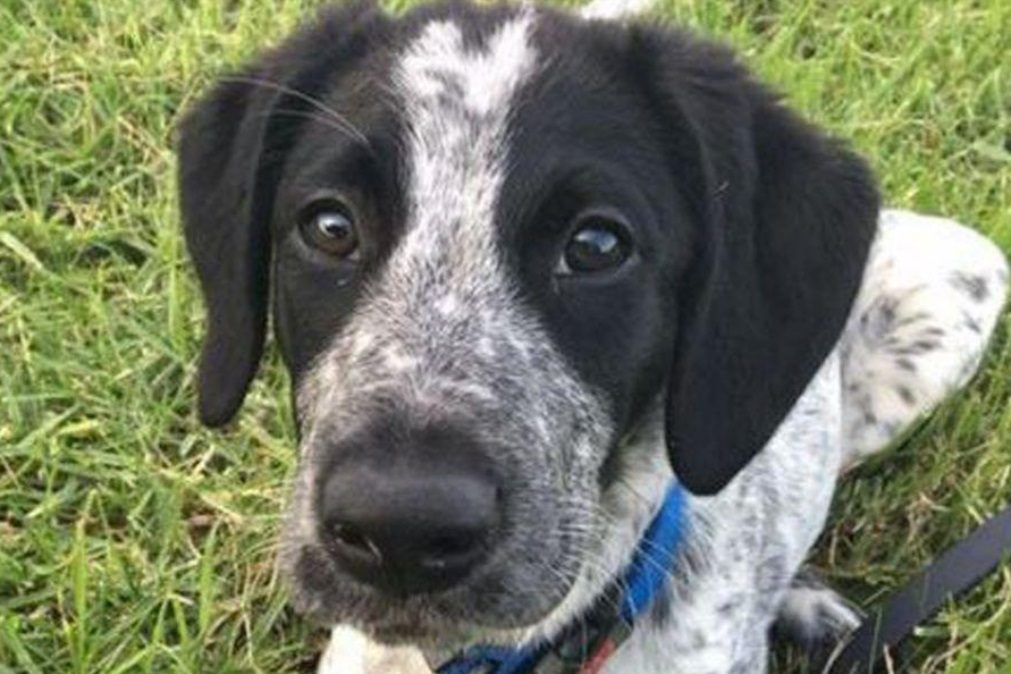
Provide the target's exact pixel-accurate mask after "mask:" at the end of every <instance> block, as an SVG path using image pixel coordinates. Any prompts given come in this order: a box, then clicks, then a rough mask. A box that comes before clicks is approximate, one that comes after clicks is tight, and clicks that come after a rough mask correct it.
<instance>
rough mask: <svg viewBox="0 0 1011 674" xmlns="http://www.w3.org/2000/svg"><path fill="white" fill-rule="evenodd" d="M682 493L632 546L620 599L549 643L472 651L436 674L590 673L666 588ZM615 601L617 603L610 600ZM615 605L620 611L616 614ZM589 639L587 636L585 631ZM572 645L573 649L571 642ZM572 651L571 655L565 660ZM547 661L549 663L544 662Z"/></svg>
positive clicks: (680, 524)
mask: <svg viewBox="0 0 1011 674" xmlns="http://www.w3.org/2000/svg"><path fill="white" fill-rule="evenodd" d="M684 501H685V498H684V489H682V488H681V487H680V486H679V485H677V484H673V485H671V487H670V488H669V489H668V490H667V496H666V497H665V498H664V501H663V503H662V504H661V505H660V510H659V511H657V514H656V515H655V516H654V517H653V521H652V522H650V525H649V527H648V528H647V529H646V533H645V534H644V535H643V537H642V540H641V541H640V542H639V545H638V546H637V547H636V551H635V555H634V556H633V558H632V561H631V563H630V564H629V565H628V568H626V569H625V573H624V576H623V579H622V582H621V583H618V584H616V585H615V588H622V589H623V592H621V594H620V595H612V596H611V601H610V602H598V606H597V607H596V608H597V610H595V611H591V614H590V616H588V617H586V618H584V620H580V621H578V622H579V624H578V625H573V626H572V627H570V628H569V629H568V630H565V631H563V632H562V633H561V635H560V636H559V637H558V638H557V639H556V640H555V641H553V642H543V643H533V644H528V645H525V646H522V647H519V648H509V647H502V646H475V647H473V648H469V649H467V650H466V651H464V652H463V653H461V654H459V655H457V656H456V657H454V658H452V659H451V660H449V661H448V662H446V663H445V664H443V665H442V666H441V667H439V668H438V669H437V670H436V674H530V673H532V672H533V671H534V669H535V668H536V667H538V665H541V664H542V663H543V664H544V665H545V667H544V668H543V670H541V671H543V674H568V673H569V672H572V673H574V674H595V673H596V672H598V671H599V670H600V668H601V667H603V664H604V662H605V661H606V660H607V658H608V657H609V656H610V655H611V654H612V653H613V652H614V651H615V650H616V649H617V647H618V646H619V645H621V642H622V641H624V640H625V639H626V638H628V636H629V635H630V634H631V631H632V627H633V625H634V624H635V621H636V619H637V618H638V617H639V616H640V615H642V614H643V612H644V611H645V610H646V609H648V608H649V607H650V605H651V604H652V603H653V600H654V599H655V598H656V597H657V596H658V595H659V594H660V593H661V592H663V590H664V588H666V586H667V578H668V576H669V574H670V572H671V569H672V568H673V566H674V559H675V556H676V555H677V551H678V546H679V544H680V542H681V539H682V536H683V533H684ZM616 596H620V602H619V601H615V600H614V599H615V597H616ZM615 606H620V610H619V609H616V608H615ZM588 630H589V631H590V632H591V633H590V634H587V631H588ZM574 642H575V643H578V646H577V648H576V649H573V648H572V645H573V643H574ZM573 650H575V652H576V655H575V656H572V655H567V654H566V652H567V651H573ZM549 659H550V661H549Z"/></svg>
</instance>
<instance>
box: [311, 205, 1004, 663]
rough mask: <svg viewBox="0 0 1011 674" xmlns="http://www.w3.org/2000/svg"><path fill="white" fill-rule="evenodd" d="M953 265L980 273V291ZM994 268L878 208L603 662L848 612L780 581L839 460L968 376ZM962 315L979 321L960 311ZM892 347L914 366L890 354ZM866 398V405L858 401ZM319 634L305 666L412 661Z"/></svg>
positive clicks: (565, 606) (650, 432)
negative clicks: (763, 419) (656, 598)
mask: <svg viewBox="0 0 1011 674" xmlns="http://www.w3.org/2000/svg"><path fill="white" fill-rule="evenodd" d="M962 273H965V274H970V275H971V276H972V277H977V276H979V277H984V278H986V279H987V293H982V292H981V290H980V285H979V284H978V283H976V282H975V281H973V280H972V279H969V280H968V281H967V280H966V279H965V278H961V276H959V274H962ZM1007 279H1008V269H1007V264H1006V262H1005V261H1004V259H1003V256H1002V255H1001V254H1000V253H999V251H997V249H996V248H995V246H993V244H991V243H990V242H988V241H987V240H986V239H984V238H982V237H980V236H979V235H978V234H975V233H974V232H972V231H971V230H969V229H968V228H965V227H963V226H961V225H959V224H957V223H954V222H952V221H950V220H942V219H939V218H929V217H926V216H922V215H917V214H914V213H910V212H906V211H885V212H883V213H882V217H881V222H880V232H879V236H878V237H877V240H876V241H875V244H874V246H873V248H872V251H871V257H870V260H869V263H868V266H867V271H866V274H865V277H864V283H863V287H862V290H861V291H860V294H859V296H858V300H857V302H856V304H855V305H854V308H853V312H852V318H851V320H850V321H849V323H848V327H847V329H846V332H845V333H844V334H843V335H842V336H841V339H840V343H839V346H838V347H837V348H836V350H835V351H833V352H832V354H830V355H829V357H828V358H827V359H826V361H825V363H824V364H823V365H822V367H821V369H820V371H819V372H818V374H817V376H815V378H814V379H813V380H812V381H811V383H810V385H809V386H808V388H807V390H806V391H805V392H804V394H803V395H802V396H801V398H800V399H799V400H798V401H797V404H796V406H795V407H794V409H793V410H792V411H791V413H790V414H789V415H788V416H787V418H786V420H785V421H784V422H783V423H782V425H781V426H780V427H779V429H778V430H777V432H776V434H775V435H774V437H773V438H772V440H771V441H770V442H769V444H768V445H767V446H766V448H765V449H764V450H763V451H762V452H761V453H760V454H759V455H758V456H757V457H756V458H755V460H754V461H752V463H751V464H750V465H749V466H748V467H747V468H745V470H744V471H742V472H741V473H740V474H739V475H738V476H737V477H736V478H735V479H734V480H733V481H732V482H731V483H730V484H729V485H728V486H727V487H726V488H725V489H724V490H723V491H722V492H720V493H719V494H718V495H716V496H713V497H708V498H697V497H692V498H690V499H689V508H688V509H689V512H690V522H691V534H690V536H689V539H688V541H687V542H686V546H687V549H686V557H685V560H686V561H685V563H684V564H683V565H682V567H681V568H679V569H678V570H677V572H676V573H675V575H674V577H673V580H672V586H671V590H670V592H671V611H670V616H669V618H668V619H667V620H665V621H663V622H661V623H654V622H653V620H652V619H651V618H650V619H646V620H644V621H642V622H641V623H640V624H639V625H638V626H637V629H636V631H635V632H634V633H633V635H632V637H631V638H630V639H629V641H627V642H626V643H625V644H624V645H623V646H622V648H621V649H620V650H619V651H618V652H617V653H616V654H615V655H614V656H613V657H612V658H611V660H610V661H609V662H608V664H607V666H606V667H605V669H604V672H605V674H680V673H684V674H709V673H712V674H761V673H762V672H765V671H766V667H767V662H766V661H767V649H768V643H767V628H768V627H769V626H770V625H771V623H772V621H773V620H774V619H775V617H776V615H777V612H779V611H781V610H783V611H786V612H789V613H791V614H792V615H793V617H795V618H797V619H801V620H803V619H804V617H805V616H808V617H811V616H817V615H819V613H821V614H823V615H822V616H821V619H824V614H825V612H826V611H827V615H828V616H829V617H834V618H833V619H837V622H838V623H839V624H840V625H841V626H842V627H843V628H845V627H848V626H852V623H853V620H854V616H853V614H852V613H851V612H847V609H845V607H844V606H843V605H842V604H840V603H839V602H835V601H833V596H832V595H831V594H830V593H828V592H826V591H824V590H812V588H810V587H803V586H801V587H797V588H794V589H790V580H791V578H792V577H793V576H794V574H795V573H796V571H797V569H798V568H799V567H800V565H801V563H802V562H803V560H804V557H805V555H806V554H807V552H808V550H809V549H810V547H811V545H812V544H813V543H814V541H815V539H816V538H817V536H818V534H819V532H820V531H821V529H822V527H823V525H824V521H825V517H826V515H827V512H828V507H829V503H830V500H831V496H832V492H833V489H834V487H835V483H836V479H837V476H838V474H839V472H840V470H841V469H842V467H843V466H844V464H845V463H846V462H853V461H855V460H857V459H859V458H861V457H864V456H866V455H867V454H869V453H871V452H873V451H877V450H880V449H881V448H882V447H883V446H885V445H886V444H887V443H888V442H889V441H890V440H891V439H893V438H894V436H895V434H896V433H901V431H902V430H903V429H904V428H905V427H907V426H908V425H909V424H910V423H912V422H914V421H915V420H916V419H917V418H918V417H919V416H920V415H921V414H923V413H925V412H926V411H928V410H929V409H931V408H932V407H933V406H934V405H936V404H937V403H938V402H939V401H940V400H941V399H942V398H943V397H944V396H945V395H948V394H949V393H950V392H951V391H952V390H953V389H954V388H955V387H957V386H959V385H961V384H964V383H965V381H966V380H967V378H968V377H970V376H971V375H972V373H973V372H974V370H975V368H976V367H977V365H978V363H979V360H980V357H981V354H982V352H983V350H984V348H985V346H986V342H987V338H988V336H989V333H990V331H991V330H992V328H993V325H994V323H995V321H996V317H997V315H998V313H999V310H1000V308H1001V306H1002V305H1003V301H1004V298H1005V295H1006V292H1007ZM882 306H890V307H892V308H891V310H890V313H889V315H888V316H887V318H888V320H887V321H885V323H887V325H885V326H884V329H882V328H881V326H877V327H874V328H873V330H874V331H873V332H868V330H871V329H872V328H870V327H868V326H869V322H873V321H876V320H883V318H881V317H880V316H879V317H877V318H871V319H868V321H864V320H863V319H862V317H863V316H864V315H871V316H874V315H875V314H878V313H880V311H881V307H882ZM921 314H926V316H921ZM967 318H971V319H972V320H973V321H976V322H978V325H979V327H980V330H979V331H976V330H975V329H972V328H971V327H968V326H967V325H965V322H966V320H967ZM907 321H909V322H907ZM912 325H916V326H918V329H916V330H914V329H912V328H911V327H909V326H912ZM925 325H929V326H934V327H937V328H940V329H943V330H944V331H945V335H951V338H950V339H940V341H939V342H938V345H937V346H936V347H935V348H931V349H927V350H925V351H923V352H921V353H899V354H898V355H896V354H895V353H894V351H893V349H894V348H901V346H900V343H901V344H905V343H908V342H909V341H910V340H912V341H914V342H915V341H917V340H919V339H920V338H921V335H920V332H919V331H920V330H922V329H923V327H924V326H925ZM882 336H884V337H882ZM890 336H891V337H895V338H896V340H898V341H894V340H893V341H889V339H888V337H890ZM934 336H937V337H943V336H942V335H934ZM886 345H887V347H886ZM896 357H900V358H909V359H911V361H912V362H913V363H914V364H915V365H916V367H915V368H914V369H912V370H910V369H909V368H907V367H899V368H897V369H896V368H894V367H891V363H890V361H891V360H892V359H894V358H896ZM896 377H900V378H899V379H896ZM855 382H859V384H860V386H861V389H862V390H864V391H866V392H867V393H869V398H867V399H866V400H865V399H863V398H860V399H859V401H858V402H855V401H856V399H855V398H854V396H853V392H852V391H851V390H848V388H847V387H848V386H850V385H852V384H853V383H855ZM898 384H901V385H904V386H908V387H910V388H911V389H912V390H914V391H915V392H916V394H917V395H918V396H919V398H918V403H917V404H916V405H897V404H895V401H894V400H893V399H892V397H891V396H892V393H891V391H890V390H886V389H892V388H893V387H895V386H896V385H898ZM879 402H880V404H882V405H883V408H882V409H881V410H880V411H878V410H877V408H874V407H873V406H874V405H876V404H879ZM867 404H870V405H871V406H872V409H873V410H874V411H875V414H876V415H877V416H879V417H880V418H882V419H884V418H886V415H887V418H888V419H889V420H890V421H891V422H893V424H894V426H893V427H891V428H890V432H889V433H887V434H884V435H878V436H870V435H868V433H867V432H866V431H865V430H864V429H863V428H862V427H861V426H860V425H859V424H858V425H857V426H856V427H855V426H854V423H855V422H854V418H855V415H856V413H857V411H858V410H862V409H863V408H864V407H865V406H866V405H867ZM855 405H856V406H857V408H856V409H855V408H854V406H855ZM658 419H659V417H657V420H656V422H655V423H654V424H653V425H652V428H646V429H643V430H642V431H641V432H640V433H639V435H638V436H637V437H636V438H634V439H633V440H632V441H634V442H643V443H647V444H649V443H653V444H654V445H655V451H653V452H651V453H642V452H637V453H636V455H638V456H643V455H645V456H646V457H647V458H645V459H643V464H642V465H641V466H629V467H627V469H628V470H629V471H630V473H629V474H630V479H629V480H628V481H627V483H626V484H624V485H618V486H616V487H615V488H614V490H613V491H612V492H610V493H608V494H606V495H605V499H604V507H605V509H606V510H607V511H608V514H609V516H610V518H611V521H612V523H613V527H612V530H611V531H610V532H609V534H608V536H607V537H605V539H604V541H603V546H602V548H601V549H600V551H599V558H598V560H597V561H598V562H599V565H597V568H598V569H608V570H610V571H611V572H616V571H617V569H618V568H620V566H621V564H622V563H623V560H627V559H628V558H629V557H630V556H631V554H632V550H633V549H634V546H635V541H636V540H637V538H638V536H639V535H640V533H641V531H642V529H643V527H644V526H645V523H646V522H647V521H648V519H649V517H650V516H651V514H652V512H654V511H655V509H656V507H657V505H658V503H659V500H660V498H661V497H662V494H663V489H664V483H665V480H666V479H667V478H668V477H669V476H670V473H669V468H667V467H666V464H665V463H664V462H663V460H662V457H664V456H665V450H664V448H663V440H662V435H661V431H660V424H659V423H658ZM649 457H652V458H649ZM594 581H595V579H593V580H587V579H586V578H584V579H583V580H582V581H581V582H580V583H577V585H576V587H574V588H573V590H572V592H571V593H570V595H569V597H568V598H567V599H566V600H565V601H564V602H563V603H562V604H561V605H560V606H559V608H558V609H557V610H556V611H555V612H553V613H552V616H551V617H550V620H549V623H550V624H543V625H539V626H535V627H534V628H533V629H532V630H531V631H530V632H529V633H528V635H527V636H535V635H543V634H545V633H550V632H552V631H553V630H554V629H555V628H556V627H557V626H558V625H561V624H563V623H564V622H565V620H567V619H571V617H572V616H574V615H575V614H577V613H578V611H579V610H580V609H581V607H584V606H586V605H587V603H588V602H590V601H592V593H593V588H594V587H599V586H598V585H597V583H596V582H594ZM812 592H814V593H815V594H812ZM815 609H817V610H815ZM334 636H335V638H334V641H333V642H332V643H331V646H330V648H329V649H328V654H327V658H325V659H324V662H323V666H322V667H321V669H320V672H321V674H380V673H381V674H427V673H426V670H425V668H424V667H423V666H422V665H421V660H419V659H416V658H413V659H411V660H410V663H409V664H405V668H403V669H390V668H388V665H389V663H388V662H387V663H386V664H384V665H383V667H384V668H381V669H376V668H374V667H372V668H370V667H368V666H363V667H362V668H360V669H357V670H356V669H354V668H350V669H345V668H343V665H338V664H333V663H340V662H342V661H341V660H340V659H339V655H340V651H341V650H342V649H344V648H348V646H347V644H348V643H350V642H351V641H354V637H349V636H348V633H347V631H346V630H345V629H344V628H338V630H336V631H335V634H334ZM355 643H358V646H354V647H359V646H360V643H359V642H355ZM371 648H372V649H374V650H376V651H378V652H377V653H375V654H373V655H372V657H380V656H381V652H382V651H383V650H385V649H383V648H382V647H380V646H376V645H372V646H371ZM366 650H368V649H366ZM401 655H402V654H401ZM363 657H364V656H363ZM359 661H360V662H364V660H363V659H360V660H359Z"/></svg>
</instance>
